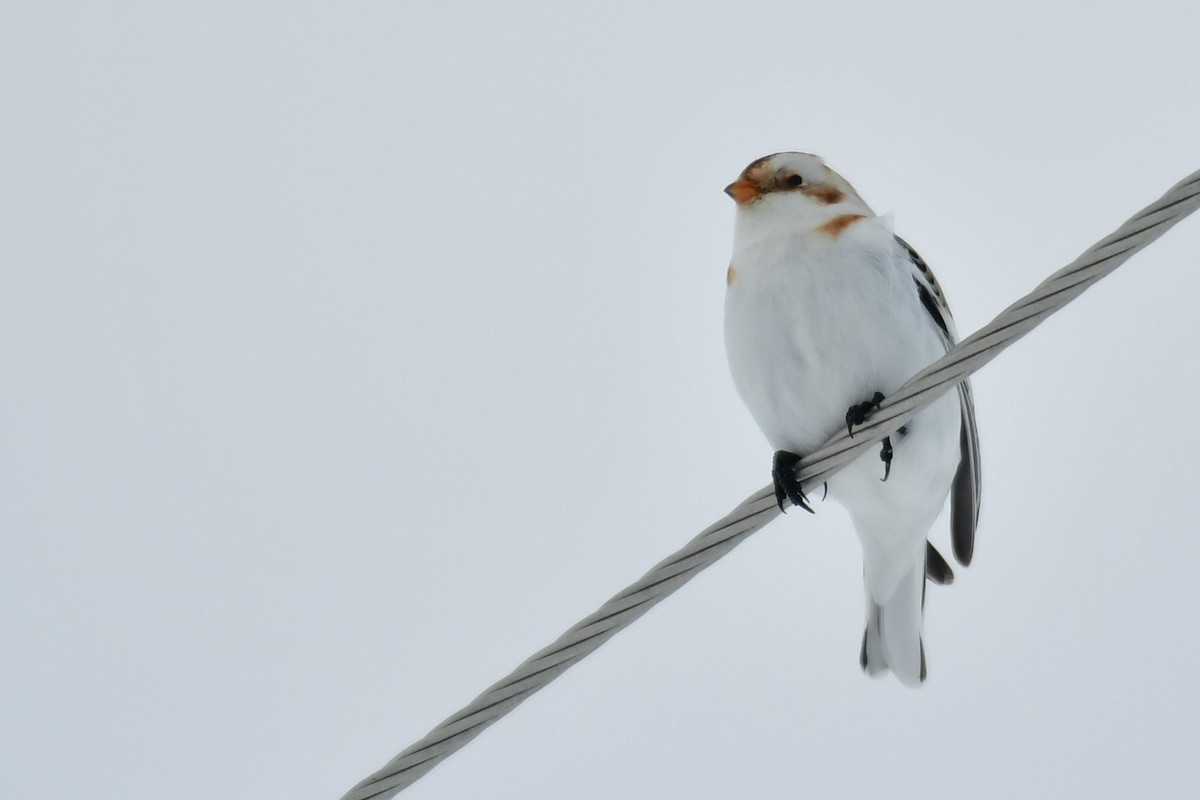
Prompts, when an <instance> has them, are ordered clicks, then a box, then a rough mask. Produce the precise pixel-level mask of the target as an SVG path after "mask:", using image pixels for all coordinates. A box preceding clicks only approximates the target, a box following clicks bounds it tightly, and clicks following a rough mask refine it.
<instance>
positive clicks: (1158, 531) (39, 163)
mask: <svg viewBox="0 0 1200 800" xmlns="http://www.w3.org/2000/svg"><path fill="white" fill-rule="evenodd" d="M882 5H883V4H857V3H850V4H845V3H843V4H834V5H833V6H831V5H830V4H815V3H750V2H739V3H736V4H733V3H731V4H728V5H726V6H724V7H722V6H716V5H711V4H702V3H701V4H697V3H669V4H667V3H662V4H647V3H603V4H588V5H581V4H564V3H521V2H509V3H504V4H499V3H475V4H463V5H454V4H449V3H446V4H437V5H435V4H427V5H418V4H414V3H399V2H394V3H381V2H375V3H311V2H294V3H275V4H272V3H262V2H250V1H248V0H240V1H239V2H236V3H192V4H186V3H170V4H167V3H157V2H144V3H134V2H118V3H108V4H96V3H58V2H39V3H23V4H17V3H10V4H6V5H5V6H4V8H3V10H2V11H0V92H2V96H0V102H2V106H0V107H2V109H3V113H2V116H0V375H2V376H3V386H2V389H0V796H2V797H6V798H43V797H46V798H49V797H85V796H86V797H98V798H117V797H120V798H158V797H164V796H166V797H171V798H175V800H191V799H193V798H195V799H196V800H211V799H212V798H331V799H333V800H336V798H338V797H340V796H341V795H342V793H343V792H345V791H346V790H347V789H349V787H350V786H351V785H353V784H354V783H355V782H357V781H358V780H360V779H361V778H363V777H365V776H366V775H367V774H368V773H370V772H372V771H374V770H375V769H376V768H378V767H379V766H381V765H382V764H383V763H384V762H385V761H386V760H387V759H389V758H391V757H392V756H393V755H395V753H397V752H398V751H399V750H401V749H403V748H404V747H405V746H407V745H408V744H410V743H411V742H413V741H415V740H416V739H418V738H420V737H421V736H422V735H424V734H425V732H426V731H427V730H428V729H429V728H431V727H432V726H433V725H435V724H436V723H438V722H439V721H440V720H441V719H443V718H444V717H446V716H447V715H449V714H450V713H452V712H454V711H455V710H457V709H458V708H459V707H460V706H462V705H463V704H465V703H466V702H468V701H469V700H470V699H471V698H473V697H474V696H475V695H476V694H477V693H478V692H479V691H481V690H482V689H484V688H485V687H486V686H488V685H489V684H491V683H492V682H493V681H494V680H496V679H498V678H500V677H501V676H502V675H504V674H505V673H507V672H508V671H509V670H510V669H511V668H512V667H514V666H515V665H516V664H518V663H519V662H520V661H522V660H523V659H524V658H525V657H527V656H528V655H530V654H531V653H533V652H534V651H536V650H537V649H539V648H541V647H542V646H544V645H545V644H547V643H549V642H550V641H551V640H552V639H553V638H554V637H555V636H557V635H558V634H559V633H560V632H561V631H562V630H564V629H565V628H567V627H569V626H570V625H571V624H573V623H574V622H576V621H577V620H578V619H579V618H581V617H582V616H584V615H585V614H587V613H588V612H590V611H592V610H593V609H594V608H595V607H596V606H598V605H599V604H600V603H602V602H603V601H604V600H605V599H607V598H608V597H609V596H610V595H612V594H613V593H614V592H616V591H617V590H618V589H620V588H622V587H623V586H625V585H626V584H627V583H629V582H630V581H632V580H633V579H635V578H637V577H638V576H640V575H641V574H642V573H643V572H644V571H645V570H646V569H647V568H649V567H650V566H651V565H652V564H654V563H655V562H656V561H658V560H659V559H660V558H662V557H663V556H665V555H667V554H668V553H669V552H671V551H673V550H674V549H675V548H676V547H678V546H679V545H681V544H682V543H683V542H685V541H686V540H687V539H689V538H690V537H691V536H692V535H694V534H695V533H696V532H698V531H699V530H700V529H701V528H703V527H704V526H705V525H707V524H708V523H709V522H711V521H712V520H714V519H716V518H717V517H719V516H721V515H722V514H724V513H725V512H726V511H728V510H729V508H731V507H732V506H733V505H734V504H736V503H737V502H738V501H740V500H741V499H742V498H743V497H745V496H746V495H747V494H749V493H750V492H752V491H754V490H756V489H758V488H759V487H760V486H762V485H763V484H765V483H766V482H767V480H768V477H769V475H768V468H769V461H770V449H769V448H768V446H767V445H766V444H765V442H764V441H763V439H762V437H761V435H760V434H759V432H758V430H757V429H756V427H755V426H754V424H753V422H752V421H751V419H750V417H749V414H748V413H747V412H746V411H745V409H744V408H743V407H742V405H741V403H740V401H739V400H738V398H737V397H736V395H735V394H734V391H733V388H732V385H731V383H730V380H729V377H728V375H727V371H726V366H725V356H724V351H723V340H722V332H721V326H722V296H723V291H724V275H725V267H726V264H727V262H728V255H729V249H730V239H731V232H732V218H733V203H732V202H731V201H730V200H729V199H728V198H727V197H726V196H725V195H723V194H722V193H721V189H722V187H724V186H725V185H726V184H727V183H729V182H730V181H731V180H733V179H734V178H735V177H736V176H737V174H738V172H739V171H740V170H741V169H742V168H743V167H744V166H745V165H746V163H748V162H749V161H751V160H752V159H754V158H756V157H758V156H761V155H764V154H767V153H770V152H774V151H778V150H790V149H798V150H807V151H810V152H816V153H820V154H822V155H824V156H825V157H826V159H827V160H828V161H829V163H830V164H831V165H832V166H834V167H835V168H836V169H838V170H839V171H840V172H842V174H844V175H846V176H847V177H848V179H849V180H850V181H851V182H852V183H854V184H855V186H856V187H857V188H858V189H859V191H860V192H861V193H862V195H863V196H864V197H865V198H866V199H867V201H868V202H869V203H871V204H872V205H873V206H874V208H875V209H876V210H877V211H880V212H892V213H894V214H895V220H896V227H897V230H898V231H899V232H900V233H901V235H903V236H904V237H905V238H906V239H908V240H909V241H910V242H911V243H912V244H913V245H914V246H915V247H916V248H917V249H918V250H919V251H920V252H921V253H922V254H923V255H924V257H925V258H926V260H927V261H928V262H929V263H930V264H931V265H932V266H933V268H934V270H935V271H936V272H937V274H938V276H939V278H940V280H941V283H942V285H943V286H944V288H945V291H946V293H947V295H948V297H949V299H950V301H951V303H952V306H953V308H954V310H955V315H956V318H957V320H958V326H959V329H960V330H961V331H963V332H964V333H967V332H970V331H973V330H975V329H976V328H978V327H979V326H981V325H982V324H984V323H986V322H987V321H988V320H990V319H991V318H992V317H993V316H994V315H995V314H996V313H997V312H998V311H1000V310H1001V309H1002V308H1003V307H1004V306H1006V305H1007V304H1008V303H1009V302H1011V301H1012V300H1014V299H1016V298H1017V297H1018V296H1020V295H1021V294H1023V293H1024V292H1025V291H1027V290H1028V289H1030V288H1032V287H1033V286H1034V285H1035V284H1036V283H1038V282H1039V281H1041V280H1042V279H1043V278H1044V277H1045V276H1047V275H1048V274H1049V273H1050V272H1051V271H1053V270H1054V269H1057V268H1058V267H1060V266H1062V265H1063V264H1065V263H1067V262H1068V261H1069V260H1071V259H1072V258H1074V257H1075V256H1076V255H1077V254H1078V253H1079V252H1080V251H1082V250H1083V249H1084V248H1086V247H1087V246H1088V245H1090V244H1091V243H1092V242H1093V241H1095V240H1096V239H1098V238H1100V237H1101V236H1103V235H1105V234H1107V233H1108V232H1109V231H1110V230H1111V229H1112V228H1114V227H1115V226H1116V225H1117V224H1119V223H1120V222H1121V221H1123V220H1124V219H1125V218H1127V217H1128V216H1130V215H1131V214H1132V213H1133V212H1135V211H1137V210H1138V209H1140V208H1141V207H1142V206H1144V205H1145V204H1146V203H1148V202H1150V201H1151V200H1153V199H1155V198H1157V197H1158V196H1159V195H1160V193H1161V192H1163V191H1164V190H1165V189H1167V188H1168V187H1169V186H1171V185H1172V184H1173V183H1175V182H1176V181H1177V180H1179V179H1181V178H1182V177H1184V176H1185V175H1187V174H1188V173H1190V172H1191V171H1192V170H1194V169H1196V168H1197V167H1200V108H1198V106H1197V98H1198V97H1200V70H1198V69H1197V68H1196V58H1195V55H1196V39H1195V34H1196V31H1197V30H1198V29H1200V7H1198V6H1197V5H1196V4H1195V3H1193V2H1190V0H1180V2H1175V3H1159V4H1153V13H1150V12H1151V6H1150V5H1148V4H1146V3H1100V4H1097V3H1094V2H1087V3H1084V2H1060V3H1055V4H1043V3H1009V4H1004V5H1002V6H996V7H993V8H989V9H983V8H982V7H980V6H977V5H974V4H972V5H970V7H968V4H954V3H943V4H938V3H904V4H894V5H893V6H892V7H891V8H890V9H889V10H886V11H885V10H883V9H882ZM1198 250H1200V217H1198V218H1194V219H1189V220H1187V221H1185V222H1184V223H1183V224H1181V225H1180V227H1179V228H1177V229H1176V230H1174V231H1172V232H1171V233H1169V234H1168V235H1167V237H1166V239H1165V240H1163V241H1161V242H1159V243H1158V244H1155V245H1153V246H1152V247H1151V248H1149V249H1148V250H1146V251H1145V252H1144V253H1142V254H1140V255H1139V256H1137V257H1136V258H1135V259H1134V260H1132V261H1131V262H1130V263H1129V264H1128V265H1126V266H1125V267H1123V268H1122V269H1121V270H1120V271H1118V272H1117V273H1116V274H1115V275H1113V276H1112V277H1111V278H1108V279H1106V280H1105V281H1104V282H1103V283H1102V284H1100V285H1099V286H1098V287H1097V288H1095V289H1093V290H1092V291H1090V292H1089V293H1087V294H1086V295H1084V296H1083V297H1082V298H1081V299H1080V300H1079V301H1078V302H1077V303H1075V304H1074V305H1073V306H1071V307H1070V308H1068V309H1067V310H1065V311H1064V312H1062V313H1061V314H1060V315H1058V316H1056V317H1055V318H1054V319H1052V320H1051V321H1049V322H1048V323H1047V324H1046V325H1044V326H1043V327H1042V328H1040V329H1039V330H1037V331H1036V332H1035V333H1033V334H1032V335H1031V336H1030V337H1029V338H1027V339H1026V340H1024V341H1022V342H1021V343H1019V344H1018V345H1016V346H1015V347H1014V348H1013V349H1011V350H1009V351H1008V352H1007V353H1005V354H1004V355H1003V356H1001V357H1000V359H999V360H998V361H996V362H994V363H993V364H992V365H991V366H989V367H987V368H985V370H984V371H982V372H981V373H979V375H978V376H977V377H976V379H975V387H976V403H977V407H978V418H979V428H980V432H981V436H982V444H983V470H984V498H983V516H982V521H981V526H980V531H979V545H978V549H977V551H976V559H975V565H974V566H972V567H971V568H970V569H969V570H959V579H958V582H957V583H956V584H955V585H954V586H952V587H949V588H936V587H935V588H931V589H930V596H929V600H928V605H927V623H926V631H927V632H926V641H927V644H928V656H929V681H928V683H927V684H926V685H925V687H924V688H922V689H921V690H920V691H915V692H914V691H910V690H908V689H905V688H904V687H902V686H901V685H900V684H899V683H898V682H896V681H895V680H892V679H888V680H883V681H871V680H869V679H867V678H865V677H864V676H863V675H862V673H861V672H860V670H859V667H858V662H857V658H858V649H859V642H860V636H861V624H862V615H863V609H862V602H863V597H862V587H861V553H860V549H859V545H858V542H857V540H856V538H855V536H854V534H853V532H852V529H851V526H850V523H849V519H848V517H847V516H846V514H845V513H844V512H843V511H842V510H841V509H840V508H839V507H837V506H835V505H834V504H833V503H827V504H825V505H823V506H818V511H819V513H818V514H817V516H815V517H810V516H809V515H807V514H800V515H797V514H792V515H789V516H788V517H786V518H784V519H781V520H779V521H777V522H776V523H773V524H772V525H771V526H770V527H769V528H767V529H766V530H764V531H763V532H761V533H760V534H758V535H756V536H755V537H753V538H752V539H750V540H749V541H748V542H747V543H746V544H744V545H742V546H741V547H740V548H739V549H737V550H736V551H734V552H733V553H732V554H731V555H730V556H729V557H727V558H726V559H725V560H724V561H722V562H721V563H719V564H718V565H716V566H715V567H713V568H712V569H710V570H709V571H708V572H706V573H704V574H703V575H702V576H700V577H699V578H698V579H697V580H695V581H694V582H692V583H691V584H689V585H688V586H687V587H685V588H684V589H683V590H682V591H680V592H679V593H678V594H676V595H675V596H673V597H672V598H670V599H669V600H668V601H666V602H665V603H664V604H663V605H661V606H659V607H658V608H656V609H655V610H654V611H652V612H651V613H650V614H649V615H648V616H647V617H645V618H644V619H642V620H641V621H639V622H637V623H636V624H635V625H634V626H633V627H632V628H630V629H629V630H627V631H625V632H624V633H622V634H621V635H619V636H618V637H616V638H615V639H613V640H612V641H611V642H609V643H608V644H606V645H605V646H604V647H603V648H602V649H601V650H600V651H598V652H597V653H595V654H594V655H593V656H591V657H590V658H588V659H587V660H586V661H584V662H583V663H581V664H580V665H579V666H577V667H575V668H574V669H572V670H571V671H569V672H568V673H566V674H565V675H564V676H563V677H561V678H560V679H559V680H558V681H557V682H555V683H554V684H553V685H551V686H550V687H549V688H548V689H546V690H544V691H543V692H542V693H540V694H538V695H536V696H535V697H534V698H533V699H532V700H530V701H528V702H527V703H525V704H524V705H523V706H521V707H520V708H519V709H518V710H517V711H516V712H515V713H513V714H512V715H511V716H509V717H508V718H506V719H504V720H503V721H502V722H500V723H499V724H497V725H496V726H494V727H492V728H491V729H489V730H488V731H487V732H486V733H485V734H484V735H483V736H482V737H480V738H479V739H477V740H476V741H475V742H473V743H472V744H471V745H469V746H468V747H467V748H466V749H465V750H463V751H462V752H461V753H459V754H458V755H455V756H453V757H452V758H451V759H450V760H448V761H446V762H445V763H443V764H442V765H441V766H440V767H438V768H437V769H436V770H435V771H433V772H432V773H430V774H429V775H428V776H426V777H425V778H424V779H422V780H421V781H420V782H419V783H418V784H416V785H415V786H413V787H412V788H411V789H410V790H408V792H407V793H406V794H405V795H403V796H404V797H407V798H412V800H419V799H421V798H429V799H434V798H464V797H522V798H563V797H570V798H612V797H695V798H726V797H738V798H748V797H763V798H784V797H789V798H790V797H796V798H805V797H833V796H843V797H866V796H874V797H881V796H886V797H893V798H909V797H913V798H915V797H922V798H952V797H953V798H958V797H963V796H970V797H980V798H990V797H997V798H998V797H1012V796H1042V797H1045V796H1059V797H1082V796H1088V797H1119V796H1132V795H1134V794H1135V793H1136V794H1138V795H1140V796H1151V797H1153V796H1175V797H1179V796H1188V795H1190V794H1195V793H1197V792H1200V773H1197V771H1196V768H1195V757H1196V752H1197V748H1198V745H1200V723H1198V722H1197V718H1196V709H1197V705H1198V703H1200V690H1198V689H1197V678H1196V676H1197V672H1198V671H1200V637H1198V636H1197V623H1196V608H1195V602H1196V601H1195V597H1194V589H1195V570H1196V567H1195V565H1196V563H1197V561H1198V560H1200V536H1198V535H1197V534H1198V531H1197V526H1196V522H1195V519H1196V511H1197V500H1196V497H1197V494H1196V492H1197V481H1196V472H1197V468H1196V466H1197V460H1198V459H1200V455H1198V454H1200V434H1198V433H1197V430H1196V426H1195V425H1194V424H1192V423H1191V421H1190V420H1192V419H1193V418H1194V416H1195V414H1194V407H1195V402H1196V400H1195V398H1196V394H1197V389H1198V387H1200V356H1198V355H1197V351H1196V341H1197V339H1198V337H1200V317H1198V316H1197V314H1196V307H1197V301H1196V298H1197V296H1198V295H1200V271H1198V269H1197V267H1198V258H1197V251H1198ZM935 537H936V539H937V540H938V541H940V542H942V543H945V541H946V539H947V532H946V529H945V526H944V522H943V523H940V524H939V527H938V528H937V529H936V531H935Z"/></svg>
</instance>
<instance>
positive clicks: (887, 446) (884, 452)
mask: <svg viewBox="0 0 1200 800" xmlns="http://www.w3.org/2000/svg"><path fill="white" fill-rule="evenodd" d="M879 460H880V461H882V462H883V478H882V480H884V481H886V480H887V479H888V475H891V474H892V437H890V436H885V437H883V447H882V448H881V449H880V450H879Z"/></svg>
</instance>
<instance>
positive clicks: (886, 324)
mask: <svg viewBox="0 0 1200 800" xmlns="http://www.w3.org/2000/svg"><path fill="white" fill-rule="evenodd" d="M725 191H726V193H728V194H729V195H730V196H731V197H732V198H733V199H734V200H735V201H737V216H736V222H735V226H734V239H733V258H732V260H731V262H730V264H729V271H728V273H727V276H726V283H727V284H728V286H727V291H726V296H725V346H726V352H727V355H728V358H729V369H730V372H731V373H732V374H733V382H734V384H735V385H736V387H737V390H738V393H739V394H740V395H741V397H742V400H743V401H744V402H745V403H746V405H747V406H748V407H749V409H750V413H751V415H753V417H754V420H755V422H757V423H758V426H759V427H760V428H761V429H762V431H763V433H764V434H765V435H766V438H767V440H768V442H770V444H771V446H772V447H774V448H775V449H776V451H777V452H776V453H775V458H774V462H773V464H772V477H773V479H774V482H775V494H776V499H777V501H778V502H779V507H780V509H783V507H784V501H785V500H788V501H790V502H791V503H792V504H793V505H796V506H799V507H801V508H804V509H806V510H808V511H811V510H812V508H811V507H810V506H809V505H808V502H807V498H806V497H805V495H804V493H803V492H802V491H801V488H800V486H799V484H798V483H797V482H796V480H795V478H794V477H793V469H794V467H795V465H796V464H797V463H798V462H799V461H800V460H801V457H802V456H803V455H804V454H807V453H811V452H812V451H813V450H815V449H816V448H817V447H819V446H821V445H822V444H824V443H825V442H826V441H827V440H828V439H829V438H830V437H831V436H832V435H833V434H834V433H836V432H837V430H838V429H839V427H841V426H847V427H849V428H851V429H852V428H853V426H854V425H856V424H861V423H862V422H863V421H864V420H865V419H866V417H867V416H869V414H870V413H871V411H872V410H873V409H874V408H875V407H876V406H877V405H878V404H879V403H880V401H882V400H883V399H884V397H885V396H886V395H887V393H889V392H892V391H895V390H896V389H897V388H899V387H900V386H901V385H902V384H903V383H904V382H905V381H906V380H908V379H909V378H910V377H912V376H913V375H914V374H915V373H916V372H917V371H919V370H920V369H921V368H923V367H925V366H927V365H929V364H930V363H931V362H933V361H934V360H935V359H937V358H938V357H940V356H941V355H942V354H944V353H945V352H946V350H947V349H948V348H950V347H951V346H952V345H953V344H954V342H955V341H956V339H957V332H956V331H955V328H954V320H953V318H952V317H951V316H950V309H949V308H948V307H947V306H946V301H945V298H944V297H943V295H942V290H941V287H939V286H938V282H937V279H936V278H935V277H934V276H933V273H932V272H931V271H930V269H929V266H928V265H927V264H926V263H925V262H924V260H922V259H921V257H920V256H919V255H917V253H916V251H915V250H913V249H912V248H911V247H909V245H908V244H907V243H906V242H905V241H904V240H903V239H901V238H900V237H898V236H896V235H895V234H894V233H893V232H892V226H891V221H890V219H889V218H887V217H878V216H876V215H875V213H874V212H873V211H871V209H870V207H869V206H868V205H867V204H866V203H865V202H863V200H862V198H861V197H859V196H858V193H857V192H856V191H854V188H853V187H852V186H851V185H850V184H849V183H848V182H847V181H846V180H845V179H844V178H842V176H840V175H838V174H837V173H836V172H834V171H833V170H831V169H830V168H829V167H827V166H825V163H824V162H823V161H822V160H821V159H820V158H819V157H817V156H814V155H809V154H807V153H776V154H774V155H770V156H766V157H765V158H760V159H758V160H757V161H755V162H753V163H752V164H750V166H748V167H746V169H745V170H744V171H743V172H742V174H741V176H740V177H738V179H737V180H736V181H734V182H733V183H731V184H730V185H729V186H728V187H727V188H726V189H725ZM880 460H882V462H883V463H882V464H881V463H880ZM828 491H829V494H830V495H831V496H832V497H834V498H835V499H837V500H839V501H840V502H841V503H842V504H843V505H845V506H846V508H847V509H848V510H849V512H850V516H851V518H852V519H853V521H854V527H855V529H856V530H857V532H858V538H859V540H860V541H861V542H862V547H863V572H864V582H865V584H866V594H867V615H866V617H867V619H866V630H865V631H864V633H863V639H862V650H861V654H860V663H861V664H862V667H863V669H864V670H866V672H867V673H868V674H869V675H880V674H883V673H885V672H887V671H888V670H889V669H890V670H891V671H892V672H893V673H895V675H896V677H897V678H899V679H900V680H901V681H902V682H903V683H905V684H906V685H909V686H919V685H920V683H921V682H922V681H923V680H925V674H926V669H925V647H924V643H923V641H922V632H921V628H922V616H923V606H924V600H925V577H926V574H928V576H929V578H930V579H931V580H934V581H935V582H938V583H948V582H950V581H951V580H953V575H952V573H951V571H950V567H949V565H948V564H946V561H945V559H943V558H942V556H941V555H940V554H939V553H938V552H937V550H936V549H934V548H933V546H932V545H931V544H929V543H928V542H927V537H928V535H929V530H930V528H931V527H932V526H933V523H934V521H935V519H936V518H937V516H938V514H939V513H941V510H942V507H943V505H944V504H945V500H946V495H947V493H951V503H950V504H951V514H950V517H951V519H950V527H951V542H952V545H953V549H954V555H955V556H956V557H957V559H958V561H959V562H961V563H962V564H963V565H964V566H965V565H967V564H969V563H970V562H971V555H972V552H973V550H974V542H975V526H976V522H977V520H978V517H979V491H980V472H979V445H978V436H977V433H976V430H975V413H974V408H973V406H972V401H971V389H970V385H969V384H968V383H966V382H964V383H962V384H961V385H960V386H959V389H958V392H957V395H956V394H955V393H953V392H950V393H947V394H945V395H943V396H942V397H941V398H939V399H938V400H936V401H934V403H933V404H932V405H930V406H928V407H927V408H926V409H925V410H924V411H922V412H921V413H920V414H918V415H917V416H916V417H915V418H913V419H912V420H911V421H910V422H909V423H908V424H907V425H906V426H904V427H903V428H901V429H900V430H899V431H897V432H896V433H895V434H893V435H892V436H890V437H888V438H887V439H885V440H884V441H883V444H882V446H881V449H880V453H879V459H877V458H876V457H875V456H874V454H868V455H864V456H862V457H860V458H858V459H857V460H856V461H854V462H852V463H851V464H850V465H849V466H847V467H846V468H845V469H843V470H842V471H841V472H839V473H837V474H836V475H835V476H834V477H832V478H831V479H830V480H829V482H828Z"/></svg>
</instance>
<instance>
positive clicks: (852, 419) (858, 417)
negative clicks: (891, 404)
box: [846, 392, 883, 436]
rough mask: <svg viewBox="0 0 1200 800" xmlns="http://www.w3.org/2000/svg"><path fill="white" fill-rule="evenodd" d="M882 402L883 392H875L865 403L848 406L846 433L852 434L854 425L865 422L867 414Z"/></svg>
mask: <svg viewBox="0 0 1200 800" xmlns="http://www.w3.org/2000/svg"><path fill="white" fill-rule="evenodd" d="M882 402H883V392H876V393H875V394H873V395H872V396H871V399H870V400H867V401H866V402H865V403H856V404H855V405H852V406H850V409H849V410H848V411H847V412H846V433H848V434H850V435H851V436H853V435H854V426H855V425H862V424H863V423H864V422H866V421H867V415H868V414H870V413H871V412H872V411H874V410H875V409H877V408H879V404H880V403H882Z"/></svg>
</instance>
